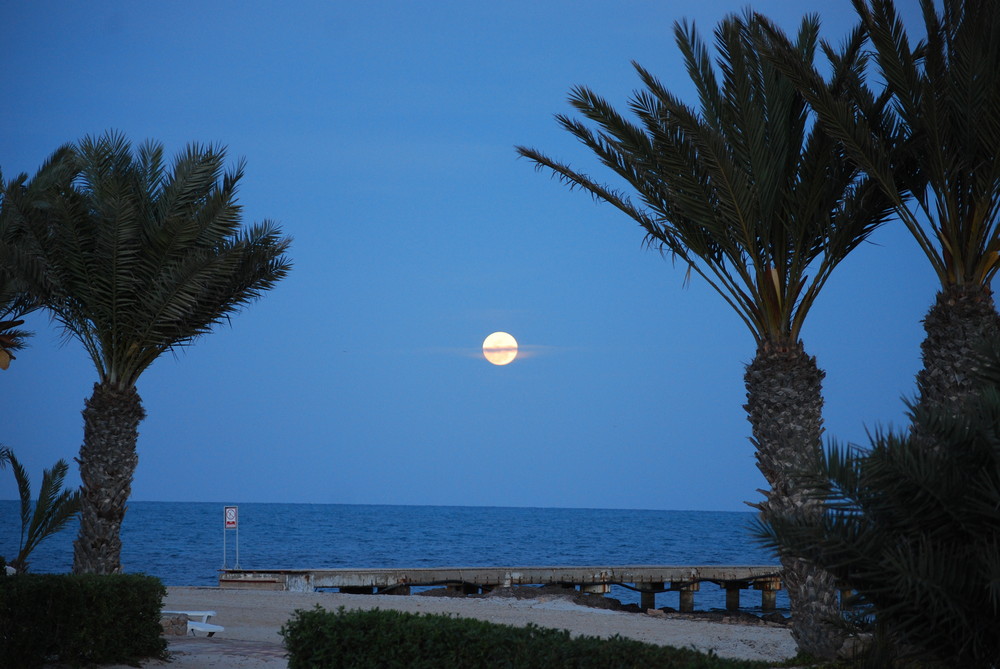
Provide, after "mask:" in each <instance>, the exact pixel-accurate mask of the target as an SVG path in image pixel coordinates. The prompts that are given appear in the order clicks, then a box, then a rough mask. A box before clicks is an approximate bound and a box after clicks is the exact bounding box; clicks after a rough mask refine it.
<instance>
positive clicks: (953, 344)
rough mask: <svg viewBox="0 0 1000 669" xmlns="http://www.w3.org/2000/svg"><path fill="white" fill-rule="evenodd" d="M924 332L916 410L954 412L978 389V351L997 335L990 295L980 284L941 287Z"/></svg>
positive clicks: (999, 324)
mask: <svg viewBox="0 0 1000 669" xmlns="http://www.w3.org/2000/svg"><path fill="white" fill-rule="evenodd" d="M924 330H925V331H926V332H927V337H926V338H925V339H924V341H923V343H922V344H921V345H920V349H921V352H922V356H923V363H924V367H923V369H921V370H920V371H919V372H918V373H917V390H918V392H919V398H918V402H917V403H918V406H920V407H922V408H926V409H928V410H940V409H943V410H945V411H946V412H947V413H949V414H954V413H956V412H958V411H959V410H960V408H961V405H962V404H964V402H965V400H966V399H967V398H968V397H969V395H970V394H971V393H972V392H973V391H974V390H975V389H976V387H977V386H978V381H977V380H976V374H977V372H978V371H979V368H980V367H981V366H982V365H981V362H980V355H979V347H980V346H981V345H982V344H983V342H984V341H985V340H986V339H987V338H988V337H996V336H997V335H998V334H1000V314H997V309H996V305H995V304H994V302H993V291H992V290H990V288H989V286H982V285H964V286H957V285H951V286H945V287H944V288H942V289H941V291H940V292H939V293H938V294H937V300H936V301H935V302H934V305H933V306H932V307H931V308H930V311H928V312H927V317H926V318H924Z"/></svg>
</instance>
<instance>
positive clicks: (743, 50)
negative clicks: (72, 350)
mask: <svg viewBox="0 0 1000 669" xmlns="http://www.w3.org/2000/svg"><path fill="white" fill-rule="evenodd" d="M818 32H819V21H818V19H817V18H816V17H806V18H805V19H804V20H803V21H802V24H801V27H800V29H799V33H798V37H797V39H796V41H795V43H794V45H792V49H793V50H794V52H795V54H796V57H797V58H800V59H801V60H803V61H804V62H805V63H809V64H811V63H812V61H813V59H814V56H815V51H816V48H817V42H818ZM674 33H675V36H676V40H677V43H678V45H679V46H680V49H681V51H682V52H683V54H684V58H685V62H686V64H687V70H688V74H689V75H690V77H691V79H692V80H693V82H694V83H695V86H696V87H697V90H698V94H699V97H700V103H701V105H700V108H699V109H698V110H694V109H692V108H690V107H688V106H687V105H685V104H684V103H683V102H682V101H681V100H679V99H678V98H677V97H675V96H674V95H673V94H671V93H670V92H669V91H668V90H667V89H665V88H664V87H663V86H662V85H661V83H660V82H659V81H657V80H656V78H654V77H653V76H652V75H651V74H650V73H649V72H648V71H647V70H645V69H643V68H642V67H640V66H639V65H635V67H636V70H637V71H638V73H639V76H640V78H641V80H642V82H643V84H644V85H645V88H646V90H644V91H640V92H636V93H635V94H634V96H633V97H632V99H631V100H630V103H629V107H630V110H631V112H632V113H633V114H634V115H635V116H636V118H637V120H638V123H633V122H631V121H629V120H627V119H626V118H624V117H623V116H622V115H620V114H619V113H618V112H616V111H615V110H614V109H613V108H612V107H611V106H610V105H609V104H608V103H607V102H606V101H604V100H603V99H601V98H600V97H598V96H597V95H596V94H594V93H593V92H591V91H590V90H589V89H587V88H584V87H577V88H575V89H573V92H572V95H571V97H570V103H571V104H572V105H573V106H574V107H575V108H576V109H577V110H578V111H579V112H580V113H581V114H583V116H585V117H586V118H587V119H589V120H590V121H592V122H593V123H594V124H596V125H597V126H598V127H599V130H597V131H595V130H592V129H591V128H590V127H589V126H588V125H587V124H586V123H585V122H583V121H579V120H575V119H572V118H569V117H567V116H563V115H560V116H558V117H557V119H558V121H559V123H560V124H561V125H562V126H563V127H564V128H565V129H566V130H568V131H569V132H570V133H572V134H573V135H574V136H575V137H576V138H577V139H579V140H580V141H581V142H582V143H583V144H585V145H586V146H587V147H589V148H590V149H591V150H592V151H593V152H594V153H595V154H596V155H597V156H598V157H599V158H600V160H601V162H602V163H603V164H604V165H605V166H607V167H609V168H610V169H611V170H612V171H613V172H615V173H616V174H617V175H618V176H619V177H621V178H622V179H624V180H625V181H626V182H627V183H628V184H629V185H630V186H631V187H632V188H633V189H634V190H635V192H636V193H637V195H638V197H639V198H640V201H641V203H636V202H634V201H633V200H632V199H631V198H630V197H629V196H628V195H627V194H625V193H622V192H619V191H617V190H615V189H613V188H611V187H608V186H605V185H602V184H601V183H598V182H597V181H595V180H593V179H592V178H590V177H589V176H587V175H586V174H583V173H581V172H578V171H575V170H574V169H572V168H571V167H570V166H568V165H565V164H562V163H559V162H557V161H555V160H552V159H551V158H549V157H547V156H545V155H543V154H542V153H540V152H538V151H535V150H534V149H528V148H525V147H518V152H519V153H520V154H521V155H522V156H525V157H528V158H530V159H531V160H533V161H534V162H535V163H536V164H537V165H538V166H539V167H544V168H548V169H549V170H551V171H552V172H553V173H554V174H555V175H556V176H557V177H558V178H559V179H560V180H561V181H563V182H565V183H567V184H569V185H570V186H571V187H581V188H583V189H585V190H587V191H589V192H590V193H591V194H592V195H594V196H595V197H596V198H598V199H600V200H603V201H606V202H609V203H611V204H612V205H614V206H615V207H617V208H618V209H620V210H621V211H623V212H624V213H625V214H627V215H628V216H630V217H631V218H633V219H634V220H636V221H637V222H638V223H639V224H640V225H641V226H642V227H643V229H644V230H645V232H646V236H647V240H648V241H649V242H651V243H654V244H658V245H659V246H660V247H661V248H662V249H663V250H665V251H667V252H669V253H671V254H673V255H674V256H675V257H676V258H679V259H681V260H682V261H684V262H685V263H686V264H687V266H688V268H689V270H690V271H693V272H695V273H696V274H698V275H700V276H701V277H703V278H704V279H705V280H706V281H708V282H709V284H710V285H711V286H712V287H713V288H714V289H715V290H716V291H717V292H718V293H719V294H720V295H721V296H722V298H723V299H725V300H726V302H727V303H728V304H729V305H730V306H732V307H733V309H734V310H735V311H736V312H737V314H739V316H740V317H741V318H742V320H743V322H744V323H745V324H746V325H747V327H748V328H749V330H750V332H751V333H752V334H753V337H754V339H755V341H756V344H757V352H756V356H755V357H754V360H753V361H752V362H751V363H750V365H749V366H748V367H747V369H746V376H745V380H746V387H747V404H746V409H747V412H748V414H749V420H750V423H751V426H752V431H753V443H754V445H755V446H756V448H757V461H758V467H759V468H760V470H761V472H762V473H763V474H764V476H765V478H766V479H767V481H768V482H769V483H770V485H771V489H770V491H767V492H765V493H764V494H765V498H766V499H765V500H764V501H763V502H762V503H760V504H757V505H755V506H757V507H758V508H759V509H760V511H761V514H762V516H763V517H764V518H765V519H766V518H771V517H775V516H781V515H787V514H806V515H815V514H816V513H819V512H821V511H820V509H819V508H818V505H817V504H816V503H815V502H814V501H811V499H810V497H809V495H808V494H807V492H808V491H807V490H806V489H805V486H804V485H802V482H801V481H800V480H799V479H798V478H797V475H796V472H798V471H807V470H810V469H811V465H813V463H815V462H816V461H817V460H818V459H819V458H820V456H821V451H822V443H821V435H822V429H823V428H822V405H823V399H822V394H821V382H822V379H823V376H824V374H823V372H822V370H820V369H819V367H818V366H817V365H816V360H815V358H813V357H812V356H810V355H808V354H807V353H806V352H805V349H804V347H803V344H802V341H801V338H800V334H801V331H802V327H803V324H804V323H805V319H806V316H807V315H808V313H809V310H810V309H811V307H812V306H813V304H814V303H815V301H816V299H817V297H818V295H819V293H820V291H821V290H822V288H823V286H824V284H825V283H826V280H827V279H828V278H829V276H830V274H831V272H832V271H833V269H834V268H835V267H836V266H837V264H838V263H840V262H841V261H842V260H843V259H844V258H845V257H846V256H847V254H848V253H849V252H850V251H851V250H852V249H854V248H855V247H856V246H857V245H858V244H860V243H861V242H862V241H863V240H864V239H865V238H866V237H867V236H868V235H869V234H870V233H871V232H872V231H873V230H874V229H875V228H876V227H877V226H878V225H879V224H881V223H882V222H883V221H884V220H885V217H886V216H887V215H888V213H889V211H890V209H889V207H888V204H887V202H886V199H885V197H884V196H883V195H881V193H880V192H879V189H878V187H877V185H876V184H873V183H871V182H870V181H869V180H868V179H867V178H866V177H865V175H864V174H863V173H862V172H861V171H860V170H859V169H858V167H857V165H856V164H855V163H853V162H852V161H851V160H849V159H848V158H847V156H845V155H844V152H843V151H842V149H841V147H840V146H839V145H838V143H837V142H836V141H834V139H833V138H831V137H830V136H829V135H827V134H826V133H824V132H823V131H822V130H821V128H820V127H819V126H818V125H817V124H814V123H813V122H812V119H811V115H810V111H809V108H808V107H807V106H806V104H805V101H804V100H803V98H802V96H801V95H799V94H798V93H797V92H796V90H795V87H794V86H793V85H792V82H791V81H790V80H789V79H787V78H786V77H784V76H782V75H781V73H780V72H779V71H778V70H777V69H776V68H775V67H773V66H772V65H771V64H770V63H769V61H767V60H766V59H765V58H764V57H763V55H762V54H763V52H764V50H765V48H766V47H767V45H768V42H769V41H770V40H772V39H775V37H768V36H767V35H766V34H765V33H764V31H763V30H762V28H761V25H760V21H759V19H758V18H757V17H754V16H752V15H749V14H748V15H746V16H744V17H740V16H730V17H728V18H726V19H725V20H724V21H722V23H721V24H720V25H719V26H718V28H717V29H716V31H715V37H716V41H717V43H718V45H719V51H720V58H719V60H718V67H719V69H720V70H721V73H722V81H721V83H720V82H719V81H718V79H717V75H716V71H715V69H714V68H713V66H712V62H711V59H710V57H709V53H708V49H707V47H706V46H705V45H704V43H703V42H702V41H701V40H700V39H699V37H698V35H697V33H696V32H695V30H694V28H693V27H692V26H689V25H686V24H676V25H675V27H674ZM780 37H781V39H782V40H784V41H785V42H788V40H787V38H785V37H784V36H780ZM861 44H862V35H861V33H860V31H855V33H854V34H853V35H851V38H850V39H849V40H848V42H847V44H846V46H845V48H844V50H843V51H842V52H839V53H838V52H836V51H835V50H834V49H832V48H830V47H829V46H828V45H826V44H823V45H822V48H823V50H824V52H825V53H826V55H827V57H828V60H829V62H830V65H831V67H832V70H833V73H832V76H831V78H830V80H829V81H828V82H825V85H826V86H827V87H828V89H829V91H830V93H831V95H838V94H840V93H841V92H842V91H844V90H846V89H848V88H850V87H853V86H856V85H857V82H858V79H859V78H860V77H861V76H862V72H863V70H864V65H865V58H864V55H863V54H862V52H861V50H860V47H861ZM782 562H783V564H784V567H785V574H786V584H787V585H788V588H789V593H790V597H791V603H792V614H793V630H794V634H795V636H796V638H797V641H798V643H799V647H800V648H801V649H802V650H804V651H806V652H808V653H811V654H813V655H819V656H830V655H832V654H833V653H834V652H835V651H836V650H837V648H838V646H839V645H840V639H839V634H838V633H837V632H836V630H835V629H834V627H833V625H831V624H828V622H829V619H830V618H833V617H835V616H837V607H836V599H835V598H836V595H835V590H834V588H833V584H832V581H831V580H830V578H829V576H828V575H826V574H825V573H824V572H822V571H819V570H816V569H813V568H811V567H810V566H809V565H807V564H805V563H804V562H802V561H801V560H798V559H796V558H795V557H793V556H791V555H788V554H785V555H783V556H782Z"/></svg>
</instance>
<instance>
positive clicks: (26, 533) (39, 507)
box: [0, 446, 80, 573]
mask: <svg viewBox="0 0 1000 669" xmlns="http://www.w3.org/2000/svg"><path fill="white" fill-rule="evenodd" d="M8 464H9V465H10V468H11V469H12V470H13V471H14V478H15V479H16V480H17V492H18V495H19V496H20V498H21V542H20V546H19V547H18V551H17V557H16V558H15V559H14V560H12V561H11V562H10V566H11V567H13V568H14V569H16V570H17V571H19V572H22V573H23V572H26V571H28V556H30V555H31V552H32V551H33V550H35V548H37V547H38V544H40V543H42V541H43V540H45V539H46V538H48V537H50V536H52V535H53V534H55V533H57V532H60V531H61V530H62V529H63V528H64V527H65V526H66V524H67V523H68V522H69V521H70V520H72V519H73V517H74V516H76V514H77V513H79V511H80V493H79V492H77V491H74V490H70V489H68V488H67V489H63V487H62V485H63V480H64V479H65V478H66V472H67V471H68V470H69V466H68V465H67V464H66V461H65V460H59V461H58V462H57V463H56V464H55V465H54V466H53V467H52V469H46V470H45V471H44V472H43V473H42V488H41V490H39V491H38V500H37V501H36V502H35V504H34V509H32V504H31V479H29V478H28V473H27V471H25V469H24V467H23V466H22V465H21V463H20V462H19V461H18V459H17V458H16V457H15V456H14V452H13V451H12V450H10V449H9V448H7V447H6V446H0V469H5V468H6V466H7V465H8Z"/></svg>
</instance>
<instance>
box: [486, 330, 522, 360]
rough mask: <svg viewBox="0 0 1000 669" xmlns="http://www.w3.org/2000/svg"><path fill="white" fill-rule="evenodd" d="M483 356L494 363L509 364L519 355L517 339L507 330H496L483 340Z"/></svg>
mask: <svg viewBox="0 0 1000 669" xmlns="http://www.w3.org/2000/svg"><path fill="white" fill-rule="evenodd" d="M483 356H484V357H485V358H486V359H487V360H489V361H490V362H491V363H493V364H494V365H507V364H510V363H511V362H513V361H514V358H516V357H517V340H516V339H514V338H513V337H512V336H510V335H509V334H507V333H506V332H494V333H493V334H491V335H490V336H489V337H487V338H486V339H485V340H484V341H483Z"/></svg>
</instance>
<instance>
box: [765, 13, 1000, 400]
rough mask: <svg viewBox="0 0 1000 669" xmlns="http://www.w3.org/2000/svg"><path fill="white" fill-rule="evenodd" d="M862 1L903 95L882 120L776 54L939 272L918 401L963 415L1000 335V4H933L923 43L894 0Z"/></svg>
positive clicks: (892, 88) (890, 81) (870, 32)
mask: <svg viewBox="0 0 1000 669" xmlns="http://www.w3.org/2000/svg"><path fill="white" fill-rule="evenodd" d="M853 2H854V6H855V9H856V11H857V12H858V14H859V15H860V17H861V21H862V25H863V27H864V30H865V32H866V34H867V36H868V38H869V39H870V40H871V44H872V46H873V47H874V53H875V57H876V62H877V64H878V71H879V74H880V75H881V77H882V78H883V79H884V81H885V91H886V93H887V94H888V95H890V96H891V98H892V105H891V106H890V107H885V108H883V109H882V110H881V112H882V113H880V114H870V113H865V112H863V111H861V110H859V106H858V102H857V100H858V98H857V97H856V95H855V94H852V95H848V96H835V95H832V94H831V93H830V91H828V90H827V89H826V88H825V87H824V86H823V82H822V79H821V77H820V75H819V73H818V72H817V71H816V70H815V69H813V68H809V67H806V66H804V65H803V63H802V62H801V61H800V60H799V59H797V58H796V57H795V54H794V53H792V52H790V51H789V50H787V49H784V50H778V51H776V52H775V53H774V54H773V57H774V60H775V63H776V65H777V66H778V67H779V68H780V69H781V70H782V71H783V72H785V74H786V75H787V76H789V77H791V78H793V79H794V80H795V82H796V84H797V86H798V87H799V89H800V90H801V92H802V93H803V95H805V96H806V97H807V98H808V99H809V101H810V103H811V105H812V106H813V107H814V108H815V109H816V111H817V113H818V117H819V119H820V121H821V122H822V123H823V125H824V127H825V128H826V130H827V132H829V133H830V134H832V135H833V136H834V137H836V138H837V139H838V140H839V141H840V142H842V144H843V145H844V147H845V150H846V151H848V152H849V153H850V155H851V157H852V159H854V160H856V161H857V162H858V163H859V164H861V165H862V166H863V168H864V169H865V171H866V172H867V173H868V174H870V175H871V177H872V178H873V179H874V180H875V181H877V182H878V183H879V184H880V185H881V186H882V187H883V189H884V191H885V193H886V196H887V197H889V198H890V199H891V200H892V202H893V205H894V206H895V210H896V213H897V215H898V216H899V218H900V220H901V221H902V222H903V224H904V225H906V227H907V228H908V229H909V231H910V233H911V234H912V235H913V237H914V239H916V241H917V243H918V245H919V246H920V248H921V250H922V251H923V252H924V254H925V255H926V256H927V259H928V261H929V262H930V264H931V267H932V268H933V270H934V272H935V274H936V275H937V277H938V280H939V281H940V284H941V288H940V291H939V292H938V294H937V298H936V300H935V302H934V304H933V306H931V308H930V310H929V312H928V313H927V316H926V318H925V319H924V329H925V330H926V333H927V336H926V338H925V339H924V342H923V343H922V345H921V350H922V354H923V369H921V370H920V372H919V373H918V375H917V389H918V399H917V402H918V404H923V405H926V406H927V407H928V408H933V407H936V406H941V407H944V408H945V409H947V410H950V411H958V410H959V409H960V406H961V404H962V402H963V401H964V400H965V398H966V397H968V396H969V395H970V394H972V393H974V391H975V388H976V381H975V378H976V370H977V369H978V366H979V364H980V361H979V359H978V356H977V355H976V350H977V349H978V347H979V346H980V345H981V343H982V341H983V340H984V339H991V338H994V337H996V336H997V334H998V333H1000V315H998V313H997V309H996V305H995V303H994V300H993V291H992V288H991V284H992V281H993V278H994V277H995V276H996V274H997V271H998V270H1000V161H998V160H997V156H998V155H1000V3H998V2H996V1H995V0H942V1H941V2H940V3H939V4H940V5H941V12H940V13H938V11H937V9H936V7H935V2H934V0H921V1H920V6H921V9H922V11H923V19H924V28H925V30H926V36H925V37H924V38H923V39H922V40H920V41H919V42H918V43H916V44H911V42H910V38H909V37H908V35H907V32H906V29H905V27H904V25H903V22H902V20H901V19H900V17H899V14H898V12H897V11H896V7H895V3H894V2H893V0H853ZM772 29H773V28H772ZM857 92H861V93H862V94H863V95H865V96H870V95H871V93H870V92H869V91H868V90H867V89H866V88H864V87H859V88H858V89H856V91H854V93H857ZM907 195H912V198H907Z"/></svg>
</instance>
